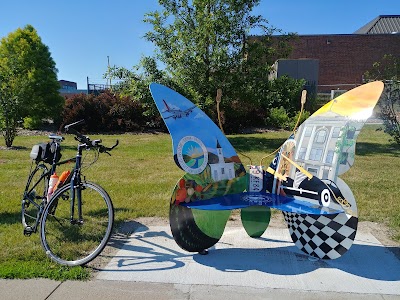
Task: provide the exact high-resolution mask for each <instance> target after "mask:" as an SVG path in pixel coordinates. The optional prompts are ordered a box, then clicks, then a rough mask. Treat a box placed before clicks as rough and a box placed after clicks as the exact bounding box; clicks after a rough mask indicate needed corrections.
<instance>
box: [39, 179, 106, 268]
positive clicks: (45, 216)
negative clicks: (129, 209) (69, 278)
mask: <svg viewBox="0 0 400 300" xmlns="http://www.w3.org/2000/svg"><path fill="white" fill-rule="evenodd" d="M82 185H83V187H84V188H85V189H88V188H91V189H93V190H94V191H96V192H97V193H99V194H100V195H101V197H102V199H103V200H104V202H105V204H106V206H107V215H108V222H107V228H106V231H105V233H104V236H103V238H102V239H101V241H100V243H99V245H98V246H97V247H96V248H95V249H94V250H93V251H91V252H90V253H89V254H88V255H86V256H84V257H82V258H80V259H77V260H68V259H64V258H62V257H60V256H59V255H57V254H56V253H54V252H53V251H52V249H51V246H49V244H48V241H47V238H46V222H47V220H48V216H49V212H50V211H51V209H52V208H53V207H54V206H57V205H58V203H55V202H56V201H58V197H60V196H61V194H63V193H65V192H66V191H67V190H69V189H70V187H71V183H68V184H66V185H64V186H63V187H61V188H60V189H59V190H57V191H56V192H55V193H54V195H53V196H52V198H51V200H50V202H49V204H48V205H47V206H46V208H45V210H44V212H43V216H42V222H41V225H40V240H41V243H42V246H43V248H44V251H45V252H46V255H47V256H48V257H49V258H50V259H52V260H53V261H55V262H57V263H59V264H61V265H66V266H81V265H85V264H87V263H89V262H90V261H92V260H93V259H95V258H96V257H97V256H98V255H99V254H100V253H101V252H102V251H103V249H104V248H105V246H106V245H107V243H108V240H109V239H110V237H111V233H112V227H113V223H114V207H113V204H112V201H111V198H110V196H109V195H108V193H107V192H106V191H105V190H104V189H103V188H102V187H101V186H99V185H98V184H95V183H92V182H82ZM82 197H84V196H82ZM82 201H85V200H84V198H83V199H82ZM78 226H80V225H78Z"/></svg>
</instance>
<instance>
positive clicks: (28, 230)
mask: <svg viewBox="0 0 400 300" xmlns="http://www.w3.org/2000/svg"><path fill="white" fill-rule="evenodd" d="M32 233H33V228H32V227H31V226H26V227H25V228H24V235H25V236H31V234H32Z"/></svg>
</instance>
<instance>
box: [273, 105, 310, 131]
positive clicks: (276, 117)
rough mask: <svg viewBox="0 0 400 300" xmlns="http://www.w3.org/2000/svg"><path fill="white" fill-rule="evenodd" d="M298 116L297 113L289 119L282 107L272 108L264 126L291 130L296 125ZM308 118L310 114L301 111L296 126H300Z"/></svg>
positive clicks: (298, 113)
mask: <svg viewBox="0 0 400 300" xmlns="http://www.w3.org/2000/svg"><path fill="white" fill-rule="evenodd" d="M299 116H300V111H298V112H297V113H296V114H295V115H294V116H293V117H289V115H288V113H287V112H286V110H285V109H284V108H283V107H282V106H281V107H279V108H272V109H271V111H270V114H269V116H268V117H267V120H266V125H267V126H271V127H275V128H281V129H286V130H293V129H294V128H295V126H296V124H297V121H298V119H299ZM309 117H310V112H308V111H303V113H302V115H301V116H300V120H299V121H298V124H297V126H300V125H301V123H303V122H304V121H305V120H307V118H309Z"/></svg>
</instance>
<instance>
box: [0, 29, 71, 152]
mask: <svg viewBox="0 0 400 300" xmlns="http://www.w3.org/2000/svg"><path fill="white" fill-rule="evenodd" d="M58 90H59V83H58V81H57V69H56V66H55V62H54V60H53V59H52V57H51V54H50V51H49V48H48V47H47V46H46V45H44V44H43V43H42V41H41V38H40V37H39V35H38V34H37V31H36V30H35V29H34V28H33V27H32V26H31V25H27V26H25V27H24V28H23V29H21V28H19V29H17V30H16V31H14V32H12V33H10V34H9V35H8V36H7V37H4V38H2V39H1V42H0V130H1V131H2V134H3V136H4V139H5V143H6V146H7V147H11V145H12V143H13V141H14V138H15V136H16V134H17V127H18V124H20V122H21V121H22V120H23V119H24V118H31V119H33V120H41V119H42V118H53V119H54V118H58V117H59V116H60V112H61V110H62V107H63V104H64V99H63V97H61V96H60V95H59V92H58Z"/></svg>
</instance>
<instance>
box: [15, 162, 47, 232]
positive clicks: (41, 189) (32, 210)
mask: <svg viewBox="0 0 400 300" xmlns="http://www.w3.org/2000/svg"><path fill="white" fill-rule="evenodd" d="M47 172H48V169H47V167H46V166H45V165H44V164H39V165H37V166H36V167H35V169H34V170H33V172H32V173H31V174H30V175H29V178H28V182H27V184H26V188H25V191H24V195H23V198H22V207H21V214H22V225H23V226H24V234H25V235H30V234H32V233H33V232H36V227H37V225H38V224H39V218H40V210H41V209H43V207H44V204H45V201H46V196H47V189H48V183H49V181H48V176H46V173H47Z"/></svg>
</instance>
